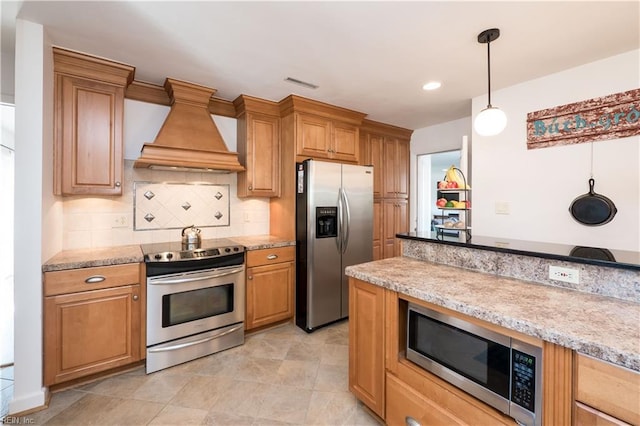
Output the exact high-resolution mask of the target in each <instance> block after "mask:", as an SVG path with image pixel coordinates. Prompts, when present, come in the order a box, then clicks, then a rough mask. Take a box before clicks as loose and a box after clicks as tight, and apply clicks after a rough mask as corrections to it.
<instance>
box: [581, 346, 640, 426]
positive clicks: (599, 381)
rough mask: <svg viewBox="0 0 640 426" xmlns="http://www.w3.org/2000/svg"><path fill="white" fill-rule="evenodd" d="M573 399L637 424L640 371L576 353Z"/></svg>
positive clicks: (639, 417) (639, 411) (639, 402)
mask: <svg viewBox="0 0 640 426" xmlns="http://www.w3.org/2000/svg"><path fill="white" fill-rule="evenodd" d="M575 360H576V387H575V399H576V401H579V402H582V403H583V404H585V405H588V406H590V407H593V408H595V409H597V410H598V411H602V412H603V413H606V414H608V415H610V416H613V417H615V418H617V419H620V420H623V421H625V422H628V423H631V424H634V425H639V424H640V373H638V372H636V371H633V370H629V369H626V368H623V367H619V366H616V365H613V364H610V363H608V362H604V361H600V360H597V359H594V358H591V357H589V356H586V355H582V354H579V353H576V358H575Z"/></svg>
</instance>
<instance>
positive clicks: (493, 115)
mask: <svg viewBox="0 0 640 426" xmlns="http://www.w3.org/2000/svg"><path fill="white" fill-rule="evenodd" d="M498 37H500V30H499V29H497V28H491V29H488V30H484V31H483V32H481V33H480V34H478V43H482V44H486V45H487V89H488V90H487V97H488V102H487V107H486V108H485V109H483V110H482V111H480V113H479V114H478V115H477V116H476V118H475V120H473V128H474V129H475V130H476V132H477V133H478V134H479V135H482V136H495V135H497V134H498V133H500V132H502V131H503V130H504V128H505V127H506V126H507V116H506V114H505V113H504V112H503V111H502V110H501V109H500V108H497V107H494V106H492V105H491V49H490V45H491V42H492V41H494V40H496V39H497V38H498Z"/></svg>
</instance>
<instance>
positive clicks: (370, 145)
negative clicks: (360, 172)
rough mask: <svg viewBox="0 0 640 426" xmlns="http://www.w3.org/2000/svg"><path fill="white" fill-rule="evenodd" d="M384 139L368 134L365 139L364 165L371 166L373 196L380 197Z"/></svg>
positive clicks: (382, 177) (382, 176)
mask: <svg viewBox="0 0 640 426" xmlns="http://www.w3.org/2000/svg"><path fill="white" fill-rule="evenodd" d="M383 144H384V137H383V136H381V135H376V134H368V135H366V138H365V147H366V149H365V161H364V165H367V166H373V196H374V198H378V197H382V187H383V179H384V176H385V174H384V150H383V149H382V147H383Z"/></svg>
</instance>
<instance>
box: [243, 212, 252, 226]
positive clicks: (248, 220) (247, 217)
mask: <svg viewBox="0 0 640 426" xmlns="http://www.w3.org/2000/svg"><path fill="white" fill-rule="evenodd" d="M244 221H245V222H246V223H249V222H251V215H250V214H249V212H244Z"/></svg>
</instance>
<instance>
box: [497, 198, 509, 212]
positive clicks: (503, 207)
mask: <svg viewBox="0 0 640 426" xmlns="http://www.w3.org/2000/svg"><path fill="white" fill-rule="evenodd" d="M496 214H511V206H510V205H509V202H508V201H496Z"/></svg>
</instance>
